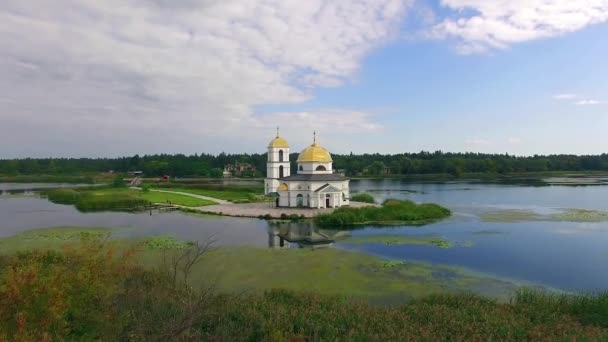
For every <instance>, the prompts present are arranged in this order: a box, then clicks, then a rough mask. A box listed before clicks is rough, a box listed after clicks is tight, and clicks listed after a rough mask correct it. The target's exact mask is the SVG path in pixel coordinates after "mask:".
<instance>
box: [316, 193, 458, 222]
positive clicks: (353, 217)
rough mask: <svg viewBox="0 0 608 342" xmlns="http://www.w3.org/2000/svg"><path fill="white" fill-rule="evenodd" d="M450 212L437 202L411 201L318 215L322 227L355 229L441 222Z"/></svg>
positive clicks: (386, 203)
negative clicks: (358, 227)
mask: <svg viewBox="0 0 608 342" xmlns="http://www.w3.org/2000/svg"><path fill="white" fill-rule="evenodd" d="M450 215H451V211H450V210H449V209H447V208H444V207H441V206H439V205H437V204H434V203H423V204H416V203H414V202H412V201H409V200H403V201H400V200H395V199H388V200H386V201H384V203H383V204H382V206H381V207H373V206H369V207H361V208H350V207H341V208H338V209H336V210H334V211H333V212H331V213H328V214H319V215H317V216H315V218H314V221H315V223H316V224H317V225H318V226H321V227H353V226H357V225H395V224H404V225H420V224H425V223H429V222H433V221H436V220H440V219H443V218H446V217H449V216H450Z"/></svg>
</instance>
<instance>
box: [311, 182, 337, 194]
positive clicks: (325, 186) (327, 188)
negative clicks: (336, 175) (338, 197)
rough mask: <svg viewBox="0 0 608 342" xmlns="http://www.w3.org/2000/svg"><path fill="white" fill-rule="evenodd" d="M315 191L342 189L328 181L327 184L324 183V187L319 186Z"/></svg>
mask: <svg viewBox="0 0 608 342" xmlns="http://www.w3.org/2000/svg"><path fill="white" fill-rule="evenodd" d="M315 192H340V189H338V188H336V187H335V186H332V185H331V184H329V183H327V184H325V185H323V186H322V187H320V188H318V189H317V190H315Z"/></svg>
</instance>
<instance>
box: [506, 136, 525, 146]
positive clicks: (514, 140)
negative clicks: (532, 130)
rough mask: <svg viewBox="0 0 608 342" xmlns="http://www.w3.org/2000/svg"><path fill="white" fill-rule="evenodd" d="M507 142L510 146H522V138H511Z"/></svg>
mask: <svg viewBox="0 0 608 342" xmlns="http://www.w3.org/2000/svg"><path fill="white" fill-rule="evenodd" d="M507 142H508V143H509V145H521V143H522V140H521V139H520V138H516V137H510V138H508V139H507Z"/></svg>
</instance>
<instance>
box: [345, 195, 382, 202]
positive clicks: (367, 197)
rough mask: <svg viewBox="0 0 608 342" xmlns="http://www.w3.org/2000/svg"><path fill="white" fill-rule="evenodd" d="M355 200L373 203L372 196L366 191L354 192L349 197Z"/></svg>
mask: <svg viewBox="0 0 608 342" xmlns="http://www.w3.org/2000/svg"><path fill="white" fill-rule="evenodd" d="M350 199H351V200H352V201H355V202H363V203H375V202H376V201H375V200H374V196H372V195H370V194H366V193H360V194H354V195H352V196H351V198H350Z"/></svg>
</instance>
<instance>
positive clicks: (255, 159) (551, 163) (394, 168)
mask: <svg viewBox="0 0 608 342" xmlns="http://www.w3.org/2000/svg"><path fill="white" fill-rule="evenodd" d="M297 157H298V154H297V153H292V154H291V155H290V160H296V159H297ZM332 159H333V160H334V167H335V168H336V169H339V170H344V172H345V173H346V175H347V176H351V177H352V176H375V177H385V176H399V177H413V176H415V175H435V176H434V177H431V178H437V177H438V176H437V175H444V176H445V178H446V179H453V178H460V177H463V176H467V177H474V178H478V177H483V176H484V175H487V176H488V177H492V178H496V177H500V176H501V175H511V174H520V175H523V174H529V173H538V174H540V173H547V172H560V171H565V172H568V173H573V172H574V173H580V172H598V171H601V172H603V175H606V174H607V173H608V154H602V155H584V156H576V155H547V156H540V155H535V156H513V155H508V154H484V153H445V152H442V151H435V152H425V151H422V152H419V153H399V154H390V155H383V154H378V153H376V154H362V155H355V154H349V155H340V154H332ZM267 160H268V158H267V156H266V154H265V153H264V154H225V153H220V154H218V155H211V154H195V155H190V156H185V155H183V154H177V155H167V154H161V155H145V156H139V155H135V156H133V157H122V158H96V159H93V158H78V159H76V158H71V159H65V158H55V159H49V158H46V159H31V158H28V159H17V160H0V176H1V175H5V176H17V175H74V174H82V173H101V172H108V171H109V170H112V171H114V172H122V173H126V172H128V171H135V170H138V171H143V172H144V174H145V175H147V176H149V177H160V176H164V175H169V176H172V177H180V178H181V177H213V178H221V177H222V170H223V169H224V167H225V166H226V165H228V164H234V163H241V164H250V165H251V166H253V167H255V169H256V170H257V171H255V172H251V174H250V176H254V177H263V176H264V172H263V171H262V170H265V169H266V162H267ZM292 167H293V169H292V172H291V173H292V174H295V173H296V167H297V166H296V163H292ZM431 180H434V179H431Z"/></svg>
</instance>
